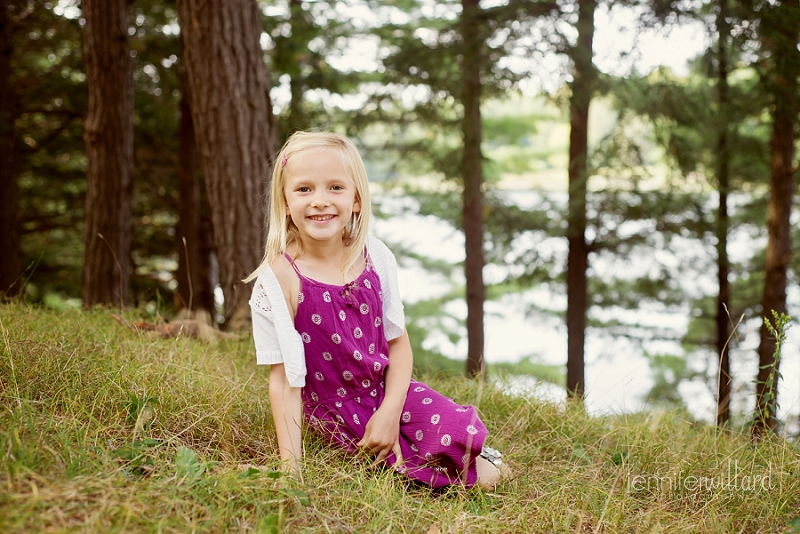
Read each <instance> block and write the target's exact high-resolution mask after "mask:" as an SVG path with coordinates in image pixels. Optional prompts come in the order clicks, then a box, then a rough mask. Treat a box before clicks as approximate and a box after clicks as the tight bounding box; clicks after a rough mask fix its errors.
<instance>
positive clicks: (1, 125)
mask: <svg viewBox="0 0 800 534" xmlns="http://www.w3.org/2000/svg"><path fill="white" fill-rule="evenodd" d="M11 54H12V46H11V27H10V26H9V16H8V1H7V0H2V1H0V154H2V157H3V162H2V164H0V294H3V293H5V294H6V295H9V296H10V295H15V294H16V293H17V292H18V291H19V287H20V280H19V277H20V273H21V270H22V269H21V264H20V248H19V217H18V213H19V192H18V187H17V175H16V168H17V166H16V153H17V151H16V150H15V146H14V145H15V144H16V137H15V134H14V120H15V119H16V112H15V109H14V108H15V105H16V98H15V96H14V90H13V86H12V81H11Z"/></svg>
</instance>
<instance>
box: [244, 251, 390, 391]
mask: <svg viewBox="0 0 800 534" xmlns="http://www.w3.org/2000/svg"><path fill="white" fill-rule="evenodd" d="M367 252H368V254H369V257H370V259H371V260H372V265H373V266H374V267H375V271H376V272H377V273H378V278H380V280H381V297H382V300H383V329H384V330H383V331H384V335H385V336H386V339H387V340H392V339H395V338H397V337H400V336H401V335H402V334H403V332H404V331H405V315H404V313H403V302H402V301H401V300H400V291H399V289H398V286H397V261H396V260H395V257H394V254H392V252H391V251H390V250H389V248H388V247H387V246H386V245H385V244H384V243H383V242H382V241H381V240H380V239H378V238H377V237H374V236H370V237H369V239H368V241H367ZM250 309H251V310H252V311H253V340H254V341H255V345H256V363H258V364H261V365H271V364H276V363H283V366H284V369H285V370H286V378H287V379H288V380H289V385H290V386H292V387H303V386H305V385H306V358H305V351H304V347H303V341H302V340H301V339H300V333H299V332H298V331H297V330H295V328H294V323H293V322H292V317H291V314H290V313H289V307H288V306H287V305H286V299H285V298H284V296H283V291H282V290H281V286H280V283H278V279H277V278H276V277H275V273H273V272H272V269H271V268H269V267H267V269H266V270H264V272H262V273H261V274H260V275H259V276H258V278H257V279H256V284H255V287H253V294H252V296H251V297H250Z"/></svg>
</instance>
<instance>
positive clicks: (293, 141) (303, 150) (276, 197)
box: [244, 132, 372, 282]
mask: <svg viewBox="0 0 800 534" xmlns="http://www.w3.org/2000/svg"><path fill="white" fill-rule="evenodd" d="M320 151H326V152H331V153H333V154H336V155H338V156H339V158H340V159H341V161H342V166H343V167H344V170H345V172H346V173H347V174H348V175H349V176H350V178H351V179H352V180H353V183H354V184H355V187H356V201H357V202H359V203H360V204H361V210H360V211H359V212H357V213H353V216H352V217H351V219H350V221H349V222H348V223H347V226H346V227H345V229H344V234H343V238H344V240H345V246H346V249H345V254H344V258H343V260H342V273H343V274H345V275H346V274H347V272H348V271H349V270H350V269H351V268H352V267H353V265H355V264H356V262H358V260H359V258H360V257H361V255H362V254H363V252H364V247H365V246H366V244H367V236H368V232H369V221H370V218H371V215H372V208H371V203H370V198H369V183H368V180H367V169H366V168H365V167H364V161H363V160H362V159H361V155H360V154H359V153H358V149H357V148H356V146H355V144H353V142H352V141H351V140H350V139H348V138H347V137H345V136H343V135H339V134H336V133H332V132H295V133H293V134H292V135H291V136H290V137H289V139H288V140H287V141H286V143H285V144H284V145H283V148H281V150H280V152H279V153H278V157H277V158H276V160H275V168H274V169H273V170H272V183H271V185H270V193H269V198H268V199H267V205H268V206H267V208H268V212H269V216H268V227H267V248H266V251H265V252H264V258H263V259H262V260H261V264H259V266H258V267H257V268H256V270H255V271H253V272H252V274H250V276H248V277H247V278H245V279H244V281H245V282H250V281H251V280H254V279H255V278H256V277H258V275H259V274H261V273H262V272H264V271H265V270H266V269H267V267H268V266H269V264H270V263H271V262H272V261H273V260H274V259H275V258H277V257H278V256H279V255H281V254H283V253H284V252H285V251H286V247H288V246H289V244H290V243H293V242H296V244H297V251H296V253H295V257H296V258H297V257H300V256H301V255H302V254H303V242H302V240H301V239H300V236H299V235H298V233H297V227H296V226H295V225H294V223H293V222H292V219H291V217H288V214H287V213H286V197H285V196H284V189H285V187H286V164H287V163H288V162H291V161H294V160H296V159H297V158H299V157H302V156H303V155H306V154H309V153H313V152H320Z"/></svg>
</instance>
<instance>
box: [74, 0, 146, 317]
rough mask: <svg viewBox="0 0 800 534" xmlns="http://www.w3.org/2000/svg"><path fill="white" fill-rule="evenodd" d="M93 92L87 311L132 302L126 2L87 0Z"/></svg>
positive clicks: (87, 136) (87, 132)
mask: <svg viewBox="0 0 800 534" xmlns="http://www.w3.org/2000/svg"><path fill="white" fill-rule="evenodd" d="M81 8H82V12H83V17H84V18H85V19H86V25H85V27H84V56H85V61H86V80H87V86H88V89H89V101H88V112H87V116H86V123H85V128H84V141H85V142H86V157H87V160H88V165H87V173H86V174H87V186H86V222H85V230H84V243H85V247H86V248H85V252H84V265H83V283H82V286H83V287H82V297H83V304H84V306H90V305H93V304H104V305H109V304H110V305H115V306H120V307H121V306H124V305H125V303H126V301H127V299H128V278H129V275H128V268H129V263H130V261H129V256H130V240H131V235H130V227H131V196H132V189H133V179H132V178H133V63H132V61H131V55H130V45H129V43H128V16H127V1H126V0H84V1H83V3H82V4H81Z"/></svg>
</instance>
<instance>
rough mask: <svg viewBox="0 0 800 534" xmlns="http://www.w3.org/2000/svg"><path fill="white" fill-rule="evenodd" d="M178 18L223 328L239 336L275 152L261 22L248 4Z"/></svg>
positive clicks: (192, 1) (182, 9)
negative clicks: (222, 306) (225, 325)
mask: <svg viewBox="0 0 800 534" xmlns="http://www.w3.org/2000/svg"><path fill="white" fill-rule="evenodd" d="M178 11H179V21H180V25H181V31H182V32H183V39H184V51H183V53H184V61H185V65H186V73H187V79H188V82H189V97H190V99H191V111H192V119H193V122H194V127H195V132H196V139H197V146H198V149H199V154H200V164H201V169H202V173H203V177H204V179H205V184H206V191H207V194H208V201H209V207H210V211H211V221H212V226H213V233H214V243H215V247H216V252H217V259H218V263H219V276H220V285H221V286H222V291H223V295H224V298H225V320H226V322H227V323H228V328H230V329H233V330H238V329H244V328H247V327H248V326H247V325H248V324H249V318H250V307H249V305H248V299H249V292H248V290H247V286H245V284H243V283H242V282H241V280H242V279H243V278H244V277H246V276H247V275H248V274H250V273H251V272H252V271H253V270H254V269H255V268H256V266H257V265H258V263H259V261H260V259H261V256H262V254H261V250H260V247H259V246H258V245H257V244H260V243H262V242H263V240H264V235H263V228H264V216H263V212H262V207H261V206H262V204H261V203H262V200H263V197H264V192H265V182H266V177H267V176H268V170H269V169H268V167H269V166H270V164H271V160H272V157H273V156H274V154H275V152H276V146H275V136H274V124H273V118H272V106H271V102H270V98H269V79H268V74H267V68H266V66H265V64H264V57H263V52H262V50H261V47H260V44H259V40H260V36H261V26H260V20H261V19H260V14H259V11H258V6H257V5H256V2H255V0H230V1H223V0H212V1H209V2H203V1H201V0H180V1H179V2H178Z"/></svg>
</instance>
